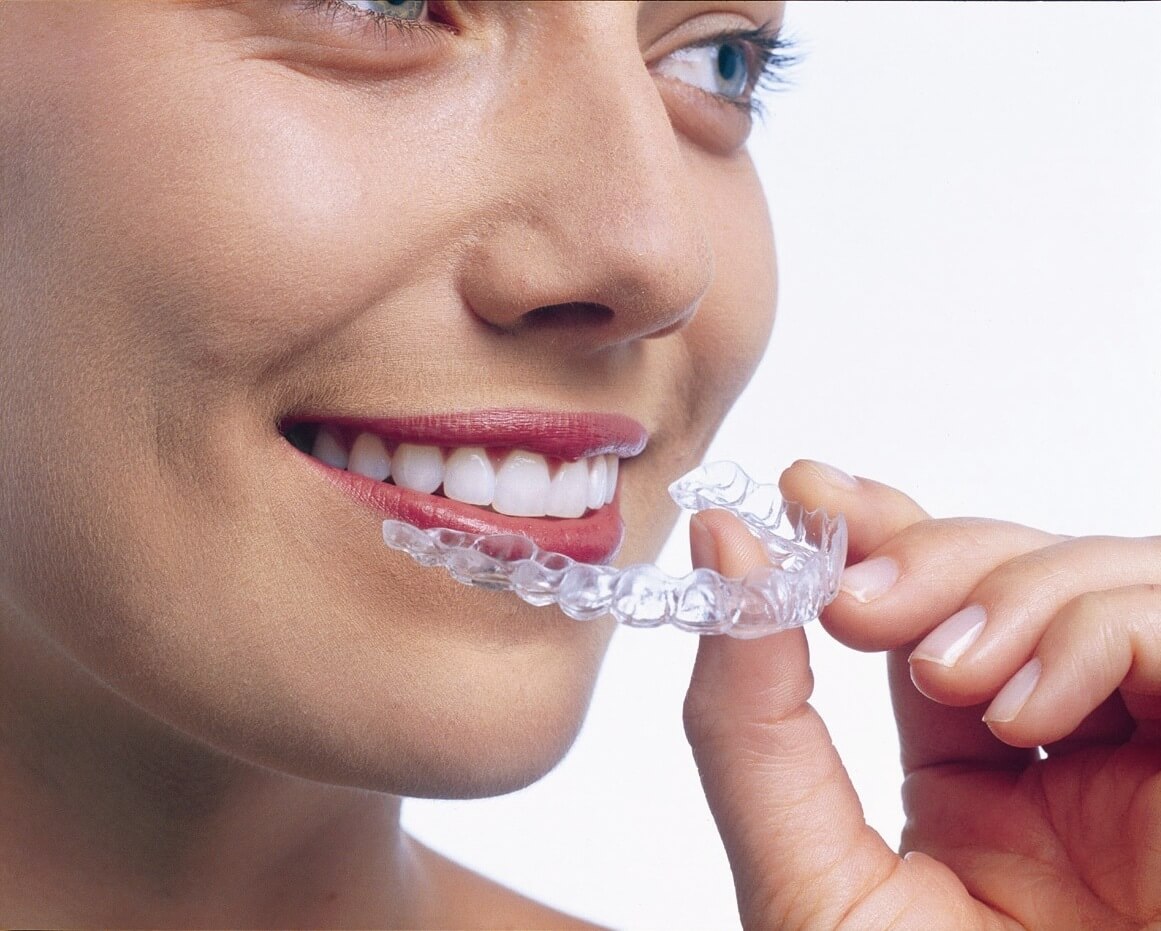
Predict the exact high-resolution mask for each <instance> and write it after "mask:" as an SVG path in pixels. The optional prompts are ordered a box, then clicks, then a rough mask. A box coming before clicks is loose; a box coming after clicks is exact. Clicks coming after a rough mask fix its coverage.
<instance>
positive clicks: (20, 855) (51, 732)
mask: <svg viewBox="0 0 1161 931" xmlns="http://www.w3.org/2000/svg"><path fill="white" fill-rule="evenodd" d="M0 824H3V825H4V827H3V829H2V830H0V902H3V903H5V905H4V906H3V908H4V913H3V914H0V922H2V923H4V924H5V925H7V926H12V925H13V924H15V925H19V926H25V927H33V926H39V927H48V926H62V925H95V924H114V925H121V926H126V925H135V924H149V925H154V926H161V925H185V926H191V927H192V926H201V927H210V926H225V925H266V926H273V925H283V926H286V925H289V924H296V925H302V924H306V925H313V926H320V927H321V926H336V925H342V924H363V925H377V926H388V925H407V924H411V923H412V921H410V920H409V916H412V915H414V914H415V909H416V908H417V901H416V898H415V897H416V895H417V894H419V891H420V890H421V889H422V887H423V882H422V881H421V879H422V877H421V875H420V873H421V867H420V865H419V859H418V858H417V856H416V852H415V850H414V849H413V847H412V845H411V844H410V843H409V842H408V840H407V838H406V836H405V835H404V834H403V833H402V831H401V830H400V827H399V800H398V799H397V798H394V797H391V796H384V795H380V794H376V793H371V792H366V791H363V790H358V789H350V788H343V787H335V786H327V785H321V784H319V783H313V782H309V781H306V780H303V779H298V778H295V777H291V776H287V775H284V774H280V773H276V772H274V771H272V770H268V769H264V768H262V767H258V766H252V765H250V764H247V763H243V762H241V761H239V760H237V759H235V758H232V757H228V756H225V755H224V754H222V753H220V752H218V751H216V750H214V749H213V748H211V747H209V746H207V745H205V744H203V743H200V742H198V741H195V740H192V739H190V738H188V737H186V736H184V735H182V734H180V733H178V732H176V731H175V730H173V729H172V728H169V727H167V726H166V725H164V724H163V723H162V722H159V721H157V720H156V719H153V718H151V717H149V716H147V715H145V714H143V713H142V712H141V711H140V710H139V709H137V708H136V707H135V706H133V705H131V704H129V703H128V702H126V701H124V700H123V699H121V698H120V697H119V696H117V695H115V694H114V693H113V692H111V691H110V690H109V689H107V688H106V687H105V686H103V685H102V684H100V683H98V682H97V681H96V680H94V679H93V678H92V677H90V676H89V675H87V674H86V673H84V672H83V671H81V670H79V669H78V668H77V667H76V666H75V664H74V663H72V661H71V660H69V659H68V658H66V657H65V656H63V655H62V654H61V653H59V652H58V651H57V650H56V648H55V647H53V646H50V645H48V644H46V643H45V642H44V641H42V640H41V639H40V638H39V636H38V635H36V634H28V633H26V632H24V631H22V630H20V629H19V628H17V627H16V626H15V625H11V624H6V625H2V624H0Z"/></svg>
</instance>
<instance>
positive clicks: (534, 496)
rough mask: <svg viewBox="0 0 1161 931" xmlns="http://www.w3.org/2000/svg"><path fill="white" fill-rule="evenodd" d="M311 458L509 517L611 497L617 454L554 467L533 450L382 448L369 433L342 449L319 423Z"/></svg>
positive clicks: (566, 510)
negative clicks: (494, 452) (495, 453)
mask: <svg viewBox="0 0 1161 931" xmlns="http://www.w3.org/2000/svg"><path fill="white" fill-rule="evenodd" d="M312 453H313V455H314V457H315V458H316V459H320V460H322V461H323V462H325V463H326V464H327V465H330V466H333V467H335V468H337V469H346V470H347V471H349V472H354V473H356V474H357V475H363V476H366V477H367V478H371V479H375V480H376V481H385V480H387V479H391V480H392V481H393V482H394V483H395V484H396V485H398V486H400V487H401V488H411V489H413V490H415V491H421V492H424V493H426V494H432V493H434V492H436V491H438V490H439V489H440V488H441V487H442V489H443V494H444V495H445V496H446V497H448V498H452V499H454V500H456V501H463V502H464V503H466V504H475V505H479V506H481V507H491V508H492V509H493V510H495V511H498V512H499V513H501V514H507V515H510V516H512V517H581V516H583V515H584V513H585V511H586V510H587V509H595V508H599V507H601V506H603V505H605V504H608V503H609V502H610V501H612V500H613V494H614V492H615V491H616V490H617V471H618V465H619V464H620V460H619V459H618V458H617V457H616V456H615V455H611V454H610V455H603V456H589V457H588V458H586V459H578V460H577V461H576V462H560V463H559V464H558V465H557V468H556V469H555V470H552V469H550V468H549V464H548V460H547V459H546V458H545V457H544V456H542V455H540V453H533V452H528V451H527V450H523V449H513V450H510V451H509V452H507V453H506V454H504V455H503V456H502V457H501V458H499V459H494V458H493V456H492V455H489V453H488V451H487V450H485V449H484V448H483V447H480V446H461V447H457V448H454V449H449V450H446V451H445V450H443V449H441V448H440V447H438V446H421V445H418V444H414V443H400V444H399V445H398V446H397V447H396V448H395V451H394V452H389V451H388V448H387V446H386V445H385V444H384V443H383V441H382V440H381V439H380V438H379V437H377V436H375V435H374V434H371V433H360V434H359V435H358V436H357V437H356V438H355V442H354V443H352V444H351V449H350V452H349V453H348V451H347V448H346V446H345V445H344V444H343V441H342V439H341V438H340V437H339V435H338V433H337V432H336V431H334V430H333V429H331V428H330V427H321V428H320V429H319V431H318V435H317V436H316V437H315V441H314V449H313V451H312Z"/></svg>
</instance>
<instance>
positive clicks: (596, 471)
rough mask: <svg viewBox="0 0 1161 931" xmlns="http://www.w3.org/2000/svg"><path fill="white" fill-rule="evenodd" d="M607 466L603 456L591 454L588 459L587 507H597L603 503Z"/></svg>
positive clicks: (607, 473)
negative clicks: (591, 456)
mask: <svg viewBox="0 0 1161 931" xmlns="http://www.w3.org/2000/svg"><path fill="white" fill-rule="evenodd" d="M608 475H609V466H608V463H606V462H605V457H604V456H593V458H592V459H590V460H589V501H588V504H589V507H591V508H599V507H600V506H601V505H602V504H604V503H605V480H606V479H607V478H608Z"/></svg>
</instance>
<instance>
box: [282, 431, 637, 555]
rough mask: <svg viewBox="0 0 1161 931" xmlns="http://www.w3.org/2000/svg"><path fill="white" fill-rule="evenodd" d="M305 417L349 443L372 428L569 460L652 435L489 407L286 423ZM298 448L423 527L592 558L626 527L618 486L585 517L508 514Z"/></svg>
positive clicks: (393, 437)
mask: <svg viewBox="0 0 1161 931" xmlns="http://www.w3.org/2000/svg"><path fill="white" fill-rule="evenodd" d="M303 421H309V422H312V423H325V424H329V425H332V426H338V427H339V428H340V430H341V432H342V433H343V434H344V439H345V440H346V442H347V443H348V445H349V443H350V442H351V441H352V439H353V437H354V436H355V435H357V434H358V433H359V432H363V431H365V432H367V433H374V434H376V435H378V436H380V437H381V438H383V439H384V440H386V441H387V442H388V443H401V442H411V443H424V444H428V445H432V446H444V447H448V446H477V445H478V446H487V447H492V448H495V447H509V448H510V447H518V448H520V449H526V450H529V451H530V452H538V453H540V454H542V455H545V456H553V457H556V458H560V459H566V460H576V459H581V458H584V457H587V456H596V455H602V454H605V453H615V454H616V455H618V456H621V457H629V456H635V455H637V454H638V453H640V452H641V451H642V450H643V449H644V448H645V444H646V443H647V442H648V438H649V434H648V432H647V431H646V430H645V428H644V427H643V426H642V425H641V424H639V423H638V422H637V421H635V420H633V419H632V418H630V417H625V416H623V415H621V414H597V413H577V414H573V413H559V412H538V411H527V410H487V411H478V412H462V413H451V414H431V415H425V416H420V417H406V418H363V417H345V416H334V417H332V416H328V415H320V416H313V415H301V416H296V417H295V418H293V420H288V421H287V422H286V423H285V424H284V426H288V425H290V424H292V423H295V422H299V423H301V422H303ZM298 455H300V456H302V457H303V458H304V459H305V460H306V461H307V462H309V463H311V464H312V465H313V466H315V467H316V468H318V469H319V470H320V471H321V472H322V473H323V475H325V477H326V478H327V479H328V480H329V481H331V482H332V483H333V484H334V485H335V486H337V487H338V488H340V489H341V490H342V491H344V492H345V493H346V494H348V495H350V496H351V497H352V498H354V499H355V501H357V502H359V503H360V504H362V505H364V506H365V507H368V508H369V509H370V510H371V511H373V512H374V513H375V514H376V515H377V516H378V517H379V518H381V519H382V518H393V519H395V520H401V521H405V522H407V523H409V524H412V525H413V526H416V527H419V528H421V529H424V530H427V529H430V528H432V527H449V528H451V529H453V530H464V531H467V532H470V533H481V534H497V533H518V534H521V535H523V536H526V537H528V538H529V539H531V540H532V541H533V542H534V543H536V545H537V546H539V547H540V548H541V549H546V550H551V551H553V552H557V553H563V554H564V555H566V556H569V557H571V558H573V559H576V560H579V561H581V562H591V563H603V562H608V561H609V560H611V559H612V558H613V557H614V556H615V555H616V553H617V550H618V549H620V546H621V541H622V540H623V538H624V534H625V525H624V521H623V520H622V518H621V513H620V508H619V507H618V502H619V497H620V491H619V490H618V492H617V496H616V497H614V498H613V501H612V503H611V504H607V505H605V506H604V507H602V508H599V509H597V510H595V511H593V512H591V513H589V514H586V515H585V516H584V517H580V518H575V519H568V518H556V517H508V516H505V515H503V514H497V513H495V512H493V511H490V510H485V509H484V508H480V507H476V506H474V505H471V504H464V503H462V502H459V501H453V500H452V499H450V498H442V497H438V496H436V495H428V494H423V493H422V492H417V491H413V490H411V489H408V488H400V487H399V486H397V485H390V484H387V483H386V482H377V481H374V480H373V479H369V478H365V477H364V476H361V475H356V474H355V473H353V472H347V471H344V470H342V469H336V468H333V467H331V466H328V465H326V464H325V463H323V462H320V461H319V460H317V459H315V458H313V457H311V456H307V455H306V454H305V453H298Z"/></svg>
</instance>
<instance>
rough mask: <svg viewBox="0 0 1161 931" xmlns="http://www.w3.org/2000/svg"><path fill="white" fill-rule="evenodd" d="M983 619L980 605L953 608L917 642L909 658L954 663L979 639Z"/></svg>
mask: <svg viewBox="0 0 1161 931" xmlns="http://www.w3.org/2000/svg"><path fill="white" fill-rule="evenodd" d="M987 619H988V615H987V612H986V611H984V607H983V605H969V606H968V607H966V608H964V609H963V610H962V611H957V612H956V613H955V614H953V615H952V616H951V617H949V618H948V619H947V620H946V621H944V622H943V623H942V624H940V625H939V626H938V627H936V628H935V630H933V631H932V632H931V633H929V634H928V635H927V636H926V637H924V638H923V639H922V640H921V641H920V642H919V646H917V647H916V648H915V649H914V651H913V652H912V653H911V660H912V661H915V660H917V659H925V660H927V661H928V662H931V663H938V664H939V665H940V666H948V667H951V666H954V665H955V664H956V663H957V662H958V661H959V658H960V657H961V656H963V655H964V653H966V652H967V649H968V647H970V646H971V645H972V644H973V643H975V642H976V640H977V639H978V638H979V636H980V631H982V630H983V629H984V621H986V620H987Z"/></svg>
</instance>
